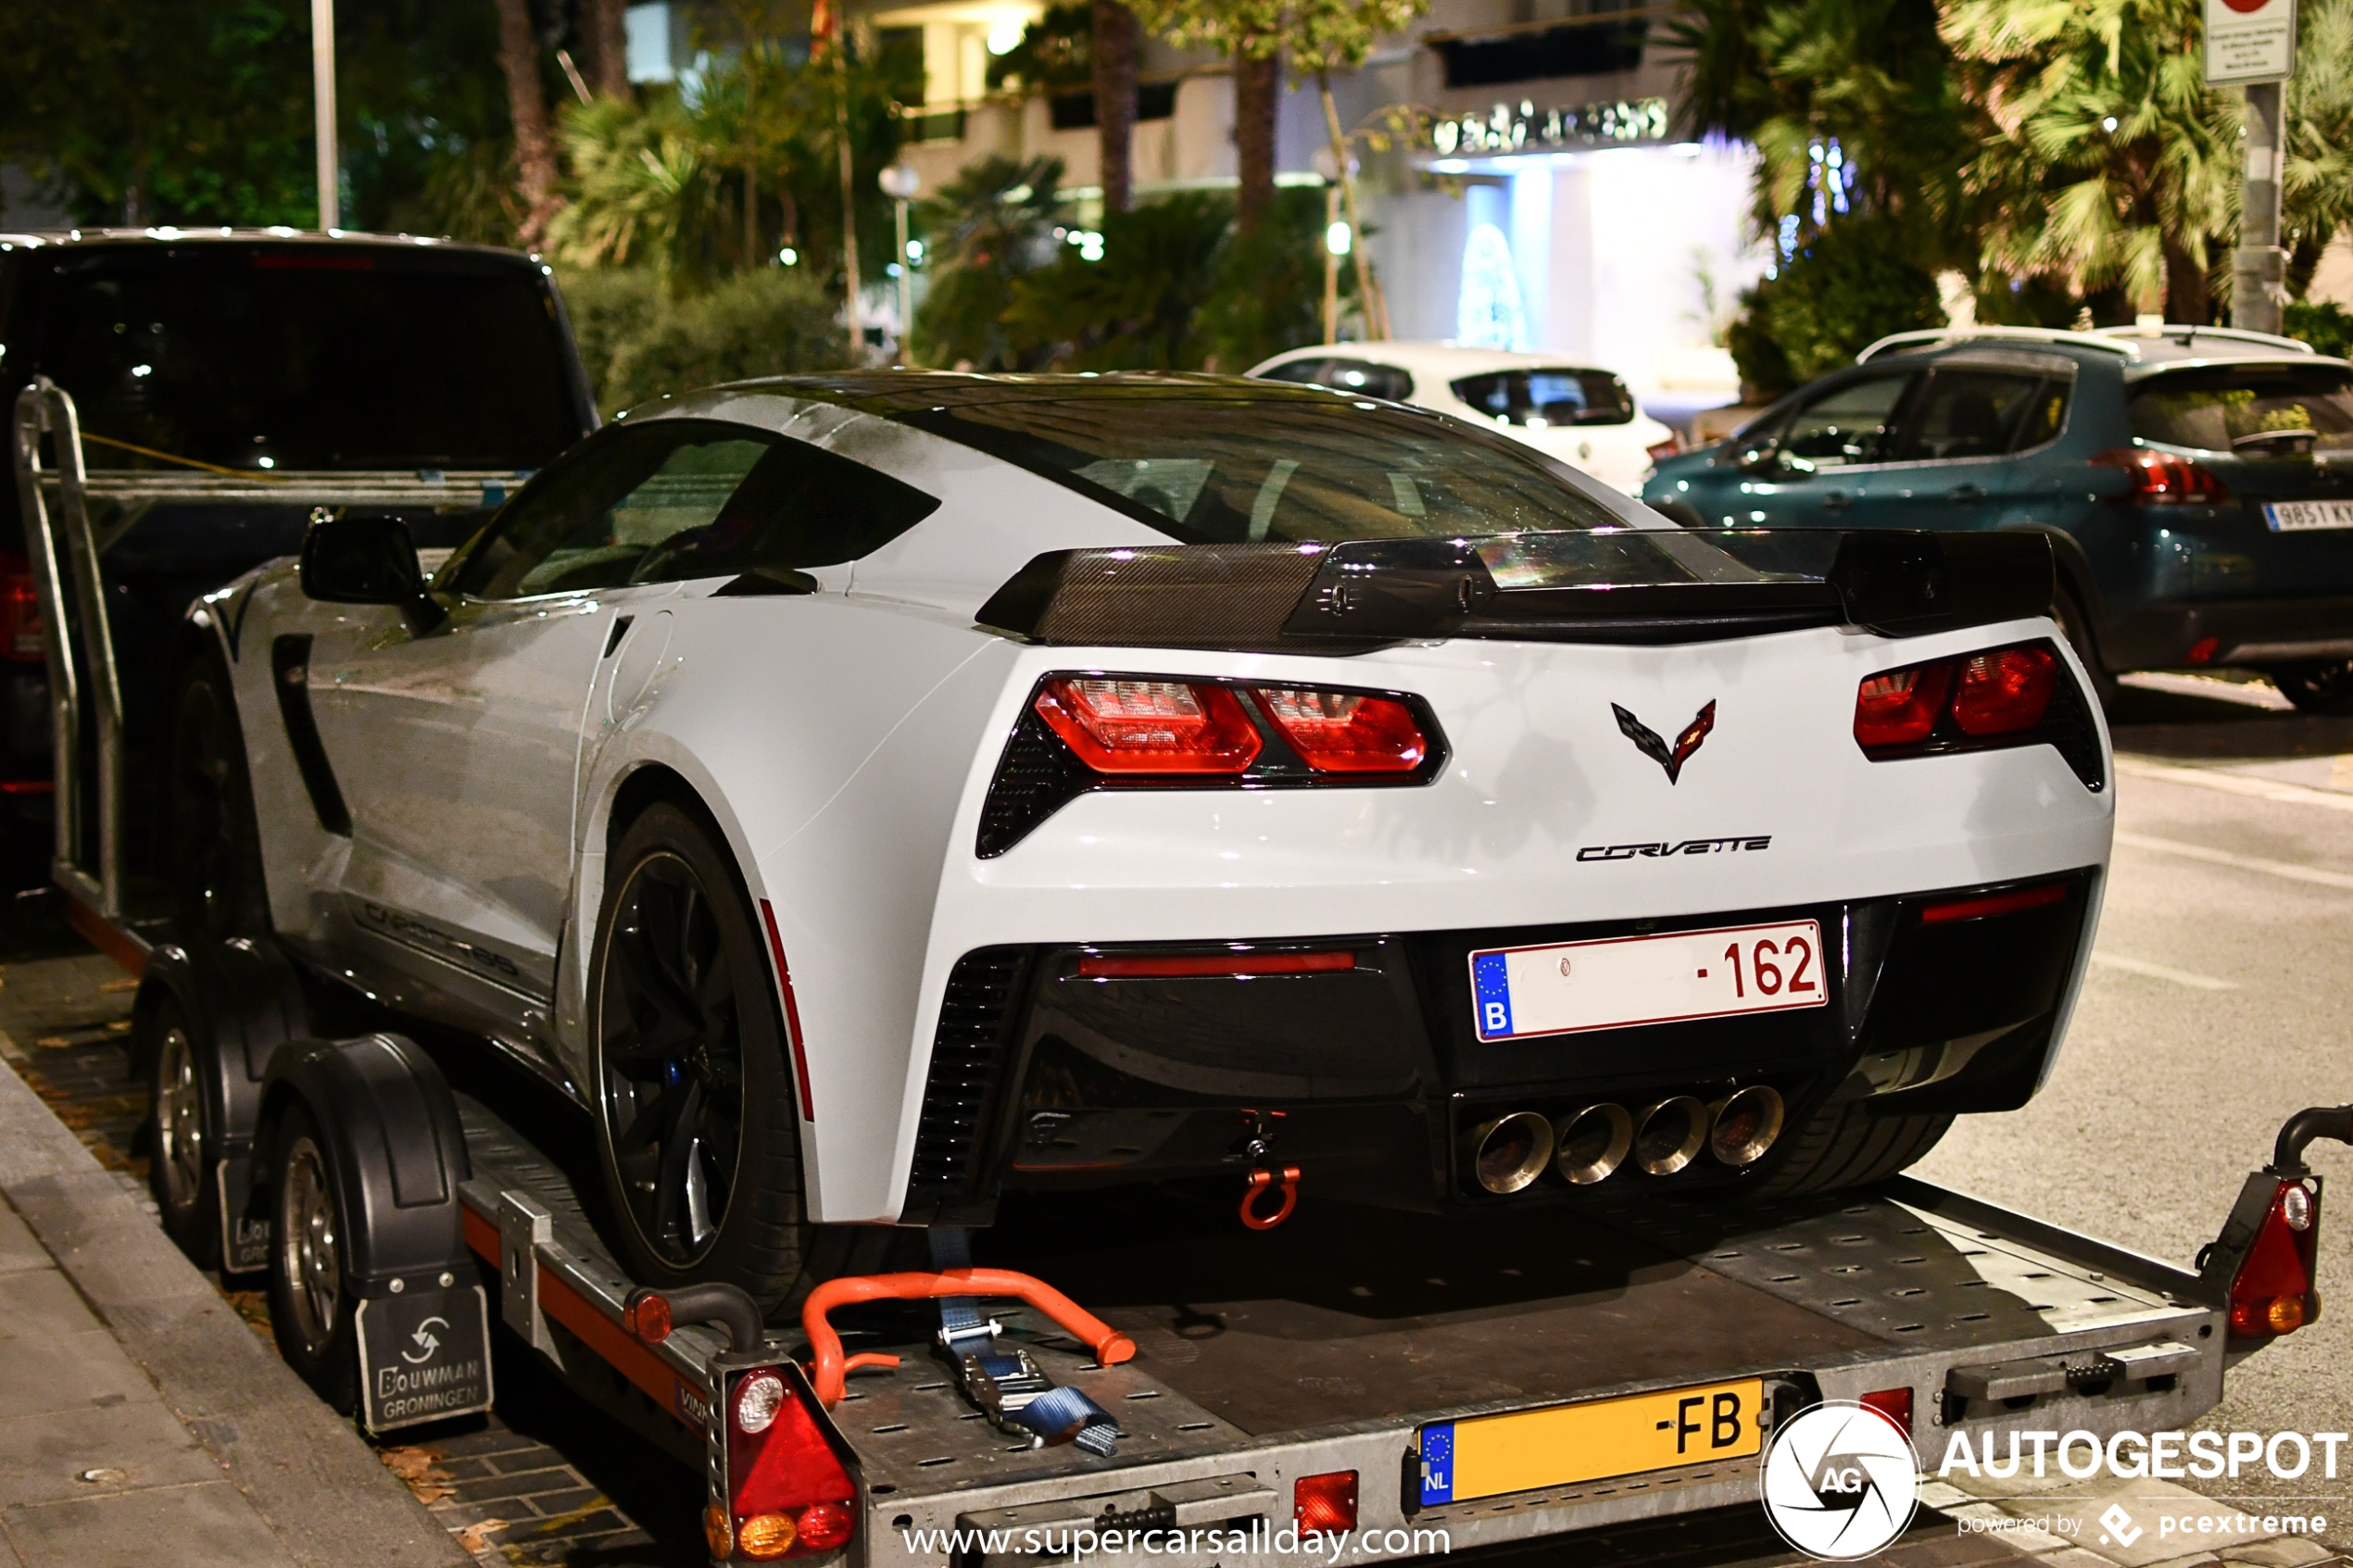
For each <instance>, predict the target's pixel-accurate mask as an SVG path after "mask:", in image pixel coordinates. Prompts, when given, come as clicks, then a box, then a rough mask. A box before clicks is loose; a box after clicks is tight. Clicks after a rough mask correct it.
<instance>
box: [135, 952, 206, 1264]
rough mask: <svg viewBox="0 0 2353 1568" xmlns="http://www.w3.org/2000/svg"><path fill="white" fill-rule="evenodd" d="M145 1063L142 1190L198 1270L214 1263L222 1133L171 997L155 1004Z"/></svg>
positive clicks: (198, 1053) (200, 1061)
mask: <svg viewBox="0 0 2353 1568" xmlns="http://www.w3.org/2000/svg"><path fill="white" fill-rule="evenodd" d="M147 1027H148V1029H150V1030H151V1031H152V1032H153V1035H154V1038H155V1041H156V1044H155V1051H154V1058H153V1060H152V1061H151V1062H150V1063H149V1075H148V1083H149V1085H150V1086H151V1088H152V1089H153V1091H154V1092H153V1094H152V1095H151V1096H150V1097H149V1100H148V1108H147V1188H148V1190H149V1191H150V1192H152V1193H154V1194H155V1199H156V1210H157V1215H158V1216H159V1217H160V1219H161V1220H162V1222H163V1234H164V1235H166V1236H170V1238H171V1239H172V1242H173V1243H174V1244H175V1245H176V1246H177V1247H178V1248H180V1250H181V1251H182V1252H184V1253H186V1254H187V1255H188V1261H190V1262H192V1263H194V1264H195V1266H196V1267H198V1268H200V1269H209V1268H213V1267H216V1266H218V1265H219V1263H220V1186H219V1185H218V1184H217V1183H216V1182H215V1181H214V1179H213V1169H212V1167H213V1162H214V1160H216V1159H217V1158H218V1151H219V1149H220V1137H221V1130H220V1128H219V1127H216V1126H215V1125H213V1112H212V1097H211V1096H210V1095H208V1094H207V1093H206V1092H205V1090H206V1085H205V1073H206V1071H207V1066H208V1064H207V1063H206V1061H205V1060H204V1056H203V1054H202V1047H199V1046H198V1044H197V1042H196V1039H195V1034H194V1032H193V1031H192V1030H191V1029H190V1027H189V1023H188V1019H187V1017H186V1015H185V1013H183V1012H182V1009H181V1006H180V999H179V998H178V997H173V996H170V995H167V996H165V997H163V999H162V1000H161V1001H159V1002H157V1004H156V1010H155V1017H154V1018H153V1019H152V1020H151V1021H149V1022H148V1024H147Z"/></svg>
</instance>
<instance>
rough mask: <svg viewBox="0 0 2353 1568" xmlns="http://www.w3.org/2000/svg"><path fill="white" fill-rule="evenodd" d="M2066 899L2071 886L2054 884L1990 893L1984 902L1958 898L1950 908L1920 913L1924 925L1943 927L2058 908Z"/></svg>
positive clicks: (1935, 907)
mask: <svg viewBox="0 0 2353 1568" xmlns="http://www.w3.org/2000/svg"><path fill="white" fill-rule="evenodd" d="M2064 897H2067V884H2065V883H2063V882H2053V883H2046V884H2044V885H2043V886H2041V887H2021V888H2020V889H2019V890H2018V891H2017V892H2015V893H1989V894H1987V895H1986V896H1985V897H1982V898H1958V899H1956V900H1954V901H1953V902H1952V903H1950V904H1931V905H1930V906H1929V907H1928V908H1926V909H1922V910H1921V911H1920V923H1921V924H1922V925H1943V924H1944V922H1946V921H1955V920H1983V919H1984V918H1985V917H1986V916H1988V915H2014V914H2016V913H2018V911H2019V910H2020V909H2041V908H2042V907H2043V906H2044V905H2045V904H2056V903H2057V902H2058V901H2059V900H2060V899H2062V898H2064Z"/></svg>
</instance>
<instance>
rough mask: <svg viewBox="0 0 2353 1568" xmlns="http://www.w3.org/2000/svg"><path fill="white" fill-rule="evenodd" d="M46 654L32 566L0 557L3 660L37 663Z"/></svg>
mask: <svg viewBox="0 0 2353 1568" xmlns="http://www.w3.org/2000/svg"><path fill="white" fill-rule="evenodd" d="M46 653H47V644H46V642H45V641H44V637H43V634H42V630H41V595H40V593H39V591H38V590H36V589H35V588H34V587H33V583H32V569H31V563H30V562H29V561H27V560H26V559H25V558H23V557H22V556H7V557H0V658H5V659H8V660H10V661H11V662H15V663H34V662H37V661H39V660H40V659H43V658H44V657H46Z"/></svg>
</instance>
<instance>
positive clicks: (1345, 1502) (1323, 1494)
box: [1290, 1470, 1356, 1536]
mask: <svg viewBox="0 0 2353 1568" xmlns="http://www.w3.org/2000/svg"><path fill="white" fill-rule="evenodd" d="M1290 1499H1291V1502H1290V1512H1291V1519H1292V1522H1293V1523H1295V1524H1298V1526H1299V1533H1300V1534H1301V1535H1302V1536H1344V1535H1346V1534H1348V1533H1349V1532H1350V1531H1351V1530H1353V1529H1354V1528H1356V1472H1354V1471H1353V1470H1333V1471H1327V1472H1326V1473H1325V1474H1321V1475H1302V1476H1301V1477H1300V1478H1299V1479H1298V1480H1296V1481H1294V1482H1292V1483H1291V1488H1290Z"/></svg>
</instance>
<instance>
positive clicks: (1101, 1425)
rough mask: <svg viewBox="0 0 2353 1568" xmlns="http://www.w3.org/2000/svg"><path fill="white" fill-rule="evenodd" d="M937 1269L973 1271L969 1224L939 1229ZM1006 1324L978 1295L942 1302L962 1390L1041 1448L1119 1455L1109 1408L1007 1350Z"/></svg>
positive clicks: (943, 1328)
mask: <svg viewBox="0 0 2353 1568" xmlns="http://www.w3.org/2000/svg"><path fill="white" fill-rule="evenodd" d="M931 1263H932V1267H933V1268H935V1269H968V1268H970V1267H972V1236H971V1233H969V1232H967V1231H965V1230H964V1229H963V1227H961V1226H954V1225H935V1226H933V1227H932V1228H931ZM1003 1331H1004V1325H1003V1324H1001V1323H998V1322H997V1321H996V1320H995V1319H994V1318H990V1317H988V1316H986V1315H985V1314H984V1313H983V1312H982V1311H981V1310H980V1301H979V1298H977V1297H972V1296H942V1297H940V1298H939V1351H940V1356H941V1359H942V1360H944V1361H947V1363H948V1370H949V1373H950V1375H952V1376H953V1377H954V1378H955V1380H956V1386H957V1388H958V1389H959V1390H961V1391H962V1392H963V1396H964V1398H965V1399H970V1400H971V1401H972V1402H973V1404H974V1406H975V1407H976V1408H977V1409H978V1410H979V1411H981V1412H982V1413H983V1414H985V1415H987V1416H988V1419H989V1421H990V1423H991V1424H994V1425H995V1426H997V1427H998V1428H999V1429H1000V1430H1002V1431H1005V1432H1010V1433H1012V1434H1013V1435H1014V1436H1019V1437H1027V1438H1028V1439H1029V1440H1030V1443H1031V1445H1032V1446H1033V1447H1036V1448H1041V1449H1042V1448H1049V1447H1053V1446H1056V1445H1059V1444H1063V1443H1075V1444H1076V1445H1077V1446H1078V1447H1079V1448H1080V1449H1084V1450H1085V1451H1086V1452H1088V1453H1090V1454H1094V1455H1097V1456H1098V1457H1100V1458H1103V1459H1108V1458H1110V1457H1111V1454H1112V1450H1113V1448H1114V1445H1115V1444H1116V1443H1117V1442H1118V1440H1119V1424H1118V1423H1117V1422H1115V1421H1114V1420H1113V1419H1112V1418H1111V1413H1110V1412H1109V1411H1105V1410H1104V1409H1103V1408H1102V1407H1101V1405H1099V1404H1097V1403H1095V1401H1094V1400H1092V1399H1088V1397H1087V1396H1086V1395H1084V1394H1082V1393H1080V1392H1079V1391H1078V1390H1077V1389H1076V1388H1073V1387H1070V1386H1067V1385H1063V1384H1057V1383H1055V1382H1054V1380H1053V1379H1052V1378H1051V1377H1048V1376H1047V1375H1046V1374H1045V1373H1044V1372H1042V1371H1041V1370H1039V1368H1038V1363H1037V1361H1035V1360H1033V1359H1032V1358H1031V1356H1030V1354H1029V1352H1028V1351H1027V1350H1026V1349H1024V1348H1022V1347H1020V1346H1018V1345H1000V1343H999V1342H998V1336H1000V1334H1002V1333H1003Z"/></svg>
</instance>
